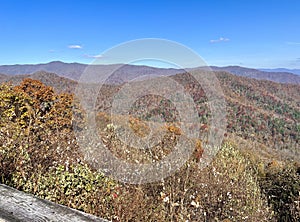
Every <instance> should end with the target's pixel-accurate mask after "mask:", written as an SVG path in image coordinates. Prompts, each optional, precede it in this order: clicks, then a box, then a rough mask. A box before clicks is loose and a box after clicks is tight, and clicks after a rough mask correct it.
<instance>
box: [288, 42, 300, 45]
mask: <svg viewBox="0 0 300 222" xmlns="http://www.w3.org/2000/svg"><path fill="white" fill-rule="evenodd" d="M286 44H288V45H300V42H286Z"/></svg>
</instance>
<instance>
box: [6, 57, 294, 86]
mask: <svg viewBox="0 0 300 222" xmlns="http://www.w3.org/2000/svg"><path fill="white" fill-rule="evenodd" d="M87 67H91V66H90V65H87V64H81V63H64V62H60V61H54V62H50V63H45V64H36V65H2V66H0V73H1V74H5V75H24V74H33V73H36V72H39V71H45V72H50V73H56V74H58V75H59V76H62V77H66V78H69V79H72V80H78V79H79V78H80V76H81V75H82V74H83V73H84V71H85V70H86V68H87ZM120 67H121V68H120ZM93 68H94V69H95V70H94V72H95V74H97V72H98V71H99V70H100V71H101V72H111V71H112V70H114V69H116V68H119V69H118V70H117V71H116V72H115V73H114V75H113V77H112V81H113V82H117V83H120V82H124V81H128V80H131V79H133V78H136V77H139V76H142V75H164V76H168V75H175V74H179V73H183V72H185V70H184V69H173V68H169V69H167V68H156V67H150V66H137V65H122V64H115V65H94V66H93ZM210 68H211V69H212V70H214V71H226V72H229V73H232V74H234V75H238V76H244V77H249V78H255V79H263V80H270V81H274V82H279V83H293V84H300V75H296V74H293V73H289V72H279V70H277V71H273V72H268V71H262V70H258V69H251V68H245V67H240V66H227V67H217V66H211V67H210ZM194 69H209V67H199V68H193V70H194ZM187 70H190V69H187ZM280 70H281V69H280ZM0 78H2V77H1V76H0Z"/></svg>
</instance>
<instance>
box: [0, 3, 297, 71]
mask: <svg viewBox="0 0 300 222" xmlns="http://www.w3.org/2000/svg"><path fill="white" fill-rule="evenodd" d="M0 30H1V32H0V64H2V65H3V64H34V63H46V62H50V61H57V60H60V61H64V62H82V63H90V62H92V61H93V58H91V57H92V56H95V55H98V54H101V53H102V52H103V51H105V50H107V49H109V48H111V47H113V46H115V45H117V44H120V43H122V42H125V41H130V40H134V39H139V38H163V39H169V40H172V41H176V42H179V43H181V44H183V45H186V46H188V47H189V48H191V49H193V50H194V51H196V52H197V53H198V54H199V55H200V56H201V57H202V58H203V59H204V60H205V61H206V62H207V63H208V64H209V65H218V66H225V65H240V66H247V67H255V68H262V67H265V68H274V67H286V68H300V1H299V0H251V1H250V0H249V1H248V0H247V1H246V0H222V1H217V0H215V1H214V0H211V1H209V0H206V1H204V0H203V1H201V0H198V1H196V0H195V1H194V0H191V1H188V0H187V1H168V0H165V1H164V0H161V1H158V0H157V1H156V0H153V1H142V0H140V1H137V0H136V1H135V0H128V1H121V0H120V1H116V0H82V1H76V0H73V1H71V0H70V1H68V0H26V1H24V0H22V1H21V0H20V1H17V0H0Z"/></svg>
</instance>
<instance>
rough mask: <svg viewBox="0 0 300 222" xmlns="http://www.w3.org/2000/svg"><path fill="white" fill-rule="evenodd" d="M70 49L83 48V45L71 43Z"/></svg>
mask: <svg viewBox="0 0 300 222" xmlns="http://www.w3.org/2000/svg"><path fill="white" fill-rule="evenodd" d="M68 48H69V49H82V46H81V45H69V46H68Z"/></svg>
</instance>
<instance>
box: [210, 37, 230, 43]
mask: <svg viewBox="0 0 300 222" xmlns="http://www.w3.org/2000/svg"><path fill="white" fill-rule="evenodd" d="M228 41H230V39H229V38H224V37H220V38H219V39H212V40H210V41H209V42H210V43H219V42H228Z"/></svg>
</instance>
